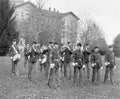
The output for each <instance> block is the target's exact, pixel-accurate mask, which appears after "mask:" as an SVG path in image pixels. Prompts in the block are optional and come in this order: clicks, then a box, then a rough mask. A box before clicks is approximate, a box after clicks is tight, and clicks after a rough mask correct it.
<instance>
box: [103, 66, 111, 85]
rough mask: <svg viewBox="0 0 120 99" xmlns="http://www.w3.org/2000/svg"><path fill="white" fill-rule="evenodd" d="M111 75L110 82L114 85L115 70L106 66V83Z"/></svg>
mask: <svg viewBox="0 0 120 99" xmlns="http://www.w3.org/2000/svg"><path fill="white" fill-rule="evenodd" d="M109 73H110V81H111V83H113V68H110V67H108V66H106V71H105V77H104V82H106V81H107V80H108V76H109Z"/></svg>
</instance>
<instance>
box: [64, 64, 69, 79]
mask: <svg viewBox="0 0 120 99" xmlns="http://www.w3.org/2000/svg"><path fill="white" fill-rule="evenodd" d="M67 65H68V63H66V62H64V77H65V78H67Z"/></svg>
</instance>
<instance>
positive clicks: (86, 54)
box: [83, 44, 91, 78]
mask: <svg viewBox="0 0 120 99" xmlns="http://www.w3.org/2000/svg"><path fill="white" fill-rule="evenodd" d="M83 54H84V64H85V66H86V69H87V78H90V65H89V62H90V54H91V51H90V46H89V44H87V45H86V47H85V50H84V52H83ZM83 71H85V70H83Z"/></svg>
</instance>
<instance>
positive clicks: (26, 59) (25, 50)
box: [24, 44, 30, 68]
mask: <svg viewBox="0 0 120 99" xmlns="http://www.w3.org/2000/svg"><path fill="white" fill-rule="evenodd" d="M29 48H30V45H29V44H27V45H26V46H25V48H24V68H26V65H27V63H28V52H29Z"/></svg>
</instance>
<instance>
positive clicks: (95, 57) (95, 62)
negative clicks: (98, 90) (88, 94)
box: [91, 46, 102, 84]
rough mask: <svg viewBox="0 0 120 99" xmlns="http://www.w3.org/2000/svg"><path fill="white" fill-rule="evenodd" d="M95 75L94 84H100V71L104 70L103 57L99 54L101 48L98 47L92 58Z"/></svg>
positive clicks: (93, 77)
mask: <svg viewBox="0 0 120 99" xmlns="http://www.w3.org/2000/svg"><path fill="white" fill-rule="evenodd" d="M91 62H92V68H93V74H92V83H97V84H99V81H100V69H101V68H102V62H101V55H100V53H99V48H98V47H97V46H96V47H95V48H94V52H93V53H92V56H91Z"/></svg>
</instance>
